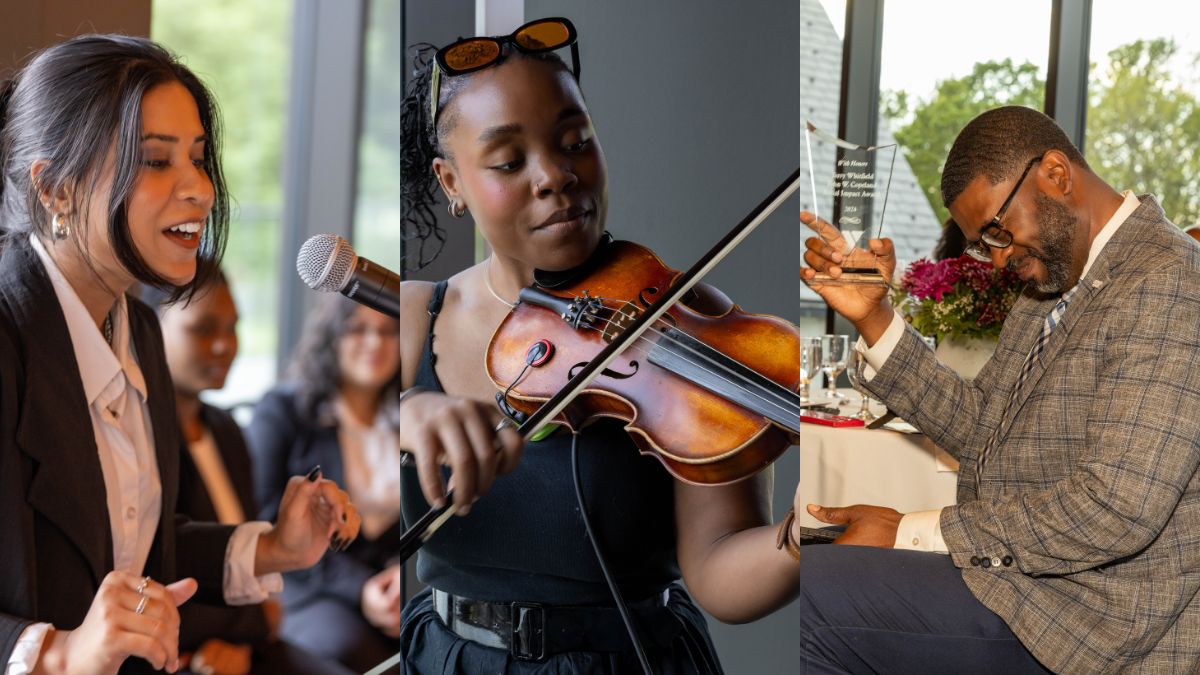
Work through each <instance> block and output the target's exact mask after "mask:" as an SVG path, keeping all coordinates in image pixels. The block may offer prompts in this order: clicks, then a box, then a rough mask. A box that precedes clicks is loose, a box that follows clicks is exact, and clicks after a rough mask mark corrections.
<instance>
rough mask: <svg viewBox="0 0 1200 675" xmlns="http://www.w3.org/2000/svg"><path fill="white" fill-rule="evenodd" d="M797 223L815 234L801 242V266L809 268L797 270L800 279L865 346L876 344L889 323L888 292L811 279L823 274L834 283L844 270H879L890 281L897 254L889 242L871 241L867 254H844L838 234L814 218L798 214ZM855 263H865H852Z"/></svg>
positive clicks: (859, 251) (861, 251)
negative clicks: (847, 321) (848, 324)
mask: <svg viewBox="0 0 1200 675" xmlns="http://www.w3.org/2000/svg"><path fill="white" fill-rule="evenodd" d="M800 222H802V223H804V224H805V225H807V226H808V227H809V229H811V230H812V231H813V232H815V233H816V234H817V236H815V237H810V238H808V239H806V240H805V242H804V244H805V247H806V249H807V250H805V252H804V262H805V263H807V264H808V267H802V268H801V269H800V279H802V280H803V281H804V283H806V284H808V285H809V286H811V287H812V289H813V290H814V291H816V292H817V294H818V295H820V296H821V298H822V299H824V300H825V302H826V303H828V305H829V307H830V308H832V309H833V311H835V312H837V313H838V314H841V315H842V316H844V317H846V318H847V319H849V320H850V322H851V323H853V324H854V327H855V328H857V329H858V332H859V333H861V334H862V336H863V339H864V340H866V341H867V345H868V346H870V345H873V344H875V341H876V340H878V339H879V337H880V336H881V335H883V332H884V331H885V330H887V327H888V325H889V324H890V323H891V321H892V316H893V313H892V307H891V303H889V302H888V297H887V295H888V288H887V287H886V286H861V285H844V286H841V285H832V284H822V283H819V282H816V281H814V277H816V275H817V273H818V272H822V273H825V274H828V275H829V276H830V277H832V278H834V279H836V278H838V277H839V276H841V274H842V267H843V266H854V267H860V266H862V267H866V266H870V267H876V268H878V269H879V272H880V273H881V274H883V276H884V278H885V279H891V278H892V274H893V272H895V269H896V251H895V248H894V247H893V246H892V240H891V239H872V240H870V242H868V246H870V250H869V251H867V250H864V249H860V248H854V249H851V250H849V251H847V246H848V244H847V243H846V240H845V238H844V237H842V233H841V231H839V230H838V229H837V228H836V227H834V226H832V225H830V224H829V223H827V222H825V221H824V220H821V219H819V218H817V216H816V215H815V214H813V213H810V212H808V211H801V212H800ZM856 259H862V260H863V261H864V262H862V263H861V264H860V263H855V260H856Z"/></svg>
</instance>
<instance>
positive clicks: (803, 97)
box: [797, 0, 846, 335]
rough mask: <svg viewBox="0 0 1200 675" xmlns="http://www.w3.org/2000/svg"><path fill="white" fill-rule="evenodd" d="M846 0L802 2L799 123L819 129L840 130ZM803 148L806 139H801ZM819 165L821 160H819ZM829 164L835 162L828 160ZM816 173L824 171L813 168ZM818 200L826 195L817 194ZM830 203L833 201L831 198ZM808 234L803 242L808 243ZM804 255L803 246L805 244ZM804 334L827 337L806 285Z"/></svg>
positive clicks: (820, 308)
mask: <svg viewBox="0 0 1200 675" xmlns="http://www.w3.org/2000/svg"><path fill="white" fill-rule="evenodd" d="M845 17H846V3H845V0H800V36H801V37H800V115H801V116H802V117H803V119H802V120H801V121H800V123H801V124H804V122H805V121H810V122H812V123H813V124H814V125H816V126H817V127H819V128H822V129H827V130H831V131H833V132H836V131H837V128H838V112H839V105H840V102H841V95H840V92H841V86H842V30H843V28H844V26H845V23H846V19H845ZM801 143H803V136H802V137H801ZM813 159H814V162H816V161H819V159H820V158H817V157H814V158H813ZM828 160H829V161H830V162H832V161H833V158H832V157H830V158H828ZM814 171H819V169H817V168H816V167H815V166H814ZM800 178H801V180H800V185H801V189H800V190H799V193H800V208H801V209H802V210H805V211H812V210H814V204H812V203H811V202H812V191H811V190H810V189H809V187H808V185H809V174H808V161H807V155H806V154H805V151H804V149H803V148H801V149H800ZM817 198H818V199H821V198H822V196H821V195H818V196H817ZM830 198H832V197H831V196H830ZM830 206H831V203H829V204H827V203H821V204H820V205H819V208H817V209H816V210H817V212H818V213H822V214H824V213H828V212H829V209H830ZM810 236H812V235H811V233H810V232H809V231H808V230H807V229H806V230H805V231H804V232H802V233H801V241H803V240H804V239H807V238H809V237H810ZM801 249H802V251H801V253H803V244H801ZM797 325H798V326H799V328H800V332H801V334H802V335H821V334H823V333H824V332H825V302H824V301H823V300H821V298H820V296H818V295H817V294H816V293H814V292H813V291H812V289H810V288H809V287H807V286H805V285H804V284H800V319H799V321H798V323H797Z"/></svg>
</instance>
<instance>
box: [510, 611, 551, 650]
mask: <svg viewBox="0 0 1200 675" xmlns="http://www.w3.org/2000/svg"><path fill="white" fill-rule="evenodd" d="M510 618H511V623H510V624H509V627H510V630H511V631H512V633H511V636H510V637H511V639H510V640H509V643H508V644H509V648H508V649H509V653H511V654H512V656H513V658H515V659H517V660H518V661H541V660H543V659H545V658H546V611H545V608H544V607H543V606H542V605H540V604H538V603H536V602H514V603H512V615H511V617H510Z"/></svg>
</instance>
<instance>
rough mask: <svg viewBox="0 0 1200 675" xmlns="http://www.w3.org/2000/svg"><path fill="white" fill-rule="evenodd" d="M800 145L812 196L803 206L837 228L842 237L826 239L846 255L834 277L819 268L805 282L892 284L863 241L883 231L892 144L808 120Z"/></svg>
mask: <svg viewBox="0 0 1200 675" xmlns="http://www.w3.org/2000/svg"><path fill="white" fill-rule="evenodd" d="M804 149H805V150H806V151H807V155H808V177H809V186H810V188H811V191H812V193H811V200H812V201H811V203H809V204H806V205H805V204H802V205H801V207H802V208H805V209H806V210H809V211H812V212H813V213H815V214H816V215H817V217H818V218H821V219H823V220H825V221H826V222H828V223H830V224H832V225H833V226H834V227H835V228H837V229H838V230H839V231H840V232H841V235H842V241H830V238H829V237H826V241H830V244H831V245H837V246H842V247H843V248H842V251H841V253H842V255H843V256H845V258H844V260H843V262H842V265H841V268H842V273H841V275H839V276H838V277H837V278H836V279H835V278H832V277H830V276H829V275H828V274H825V273H822V272H818V273H817V275H816V276H815V277H814V278H813V279H811V280H809V282H808V283H809V285H811V286H820V285H842V286H845V285H870V286H880V285H882V286H888V285H890V282H891V280H890V279H888V278H886V277H884V275H883V273H882V272H881V271H880V269H879V264H878V261H877V256H876V255H875V254H874V253H873V252H871V250H870V248H869V247H868V246H867V242H868V240H870V239H878V238H879V237H880V236H881V235H882V232H883V225H884V214H885V213H886V211H887V200H888V190H889V189H890V188H891V183H892V169H893V168H895V165H896V144H895V143H891V144H888V145H869V146H868V145H857V144H855V143H851V142H849V141H844V140H842V139H840V138H837V137H836V136H834V135H832V134H829V133H827V132H824V131H822V130H820V129H818V128H817V126H816V125H815V124H813V123H812V122H809V121H806V122H805V124H804Z"/></svg>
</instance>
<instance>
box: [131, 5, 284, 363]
mask: <svg viewBox="0 0 1200 675" xmlns="http://www.w3.org/2000/svg"><path fill="white" fill-rule="evenodd" d="M291 10H292V3H291V2H290V1H288V0H255V2H245V1H244V0H205V1H204V2H194V1H192V0H154V4H153V7H152V15H151V29H150V35H151V37H152V38H154V39H155V40H157V41H158V42H160V43H162V44H163V45H165V46H166V47H168V48H170V49H171V50H172V51H174V52H176V53H177V54H179V55H180V56H181V58H182V59H183V61H184V63H186V64H187V65H188V67H190V68H191V69H192V70H194V71H195V72H196V74H197V75H199V76H200V77H201V78H202V79H203V80H204V82H205V83H206V84H207V85H208V86H209V88H210V89H212V91H213V93H214V95H215V97H216V100H217V105H218V106H219V108H220V110H221V119H222V123H223V125H222V134H223V137H224V141H223V143H222V148H221V150H222V153H223V162H222V165H223V168H224V171H225V179H226V182H227V183H228V185H229V190H230V193H231V195H232V197H233V202H234V204H233V207H234V208H233V214H232V216H233V217H232V218H231V225H230V236H229V243H228V247H227V249H226V253H225V271H226V273H227V274H228V276H229V278H230V281H231V284H232V286H233V289H234V293H235V294H236V295H237V298H238V304H239V310H240V314H241V322H240V326H239V330H238V332H239V334H240V337H241V356H240V357H239V359H244V358H253V357H255V356H258V357H268V358H273V356H272V355H273V354H274V351H275V345H276V320H277V316H278V300H277V298H278V292H277V288H278V283H279V281H278V272H277V267H278V265H277V261H278V255H279V250H278V249H279V241H280V235H279V233H280V231H281V229H282V227H283V224H282V215H283V187H282V161H283V159H282V157H283V140H284V134H285V131H286V120H287V116H286V114H285V113H286V104H287V83H288V78H289V72H290V60H291V53H290V52H291V35H290V34H291Z"/></svg>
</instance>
